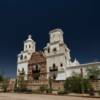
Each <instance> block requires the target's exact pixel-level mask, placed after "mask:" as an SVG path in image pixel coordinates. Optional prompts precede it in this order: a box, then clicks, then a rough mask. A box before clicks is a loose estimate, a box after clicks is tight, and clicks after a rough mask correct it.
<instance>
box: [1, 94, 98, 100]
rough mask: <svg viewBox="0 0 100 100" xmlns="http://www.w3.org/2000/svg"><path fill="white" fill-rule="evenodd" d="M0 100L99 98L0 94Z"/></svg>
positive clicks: (89, 99) (84, 99)
mask: <svg viewBox="0 0 100 100" xmlns="http://www.w3.org/2000/svg"><path fill="white" fill-rule="evenodd" d="M0 100H100V98H85V97H71V96H52V95H38V94H15V93H0Z"/></svg>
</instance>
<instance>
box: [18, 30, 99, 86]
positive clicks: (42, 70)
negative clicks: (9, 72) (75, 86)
mask: <svg viewBox="0 0 100 100" xmlns="http://www.w3.org/2000/svg"><path fill="white" fill-rule="evenodd" d="M63 35H64V32H63V31H62V30H61V29H54V30H51V31H50V32H49V39H50V40H49V42H48V43H47V44H46V46H45V47H44V49H43V51H42V52H38V51H37V50H36V42H35V41H34V40H33V39H32V36H31V35H29V36H28V39H27V40H26V41H24V49H23V51H21V52H20V54H18V60H17V77H18V76H19V75H20V74H21V73H23V72H24V74H25V76H24V79H25V80H26V81H27V82H28V86H32V85H35V86H36V85H37V86H39V85H44V84H45V85H48V80H49V78H52V79H53V80H55V83H54V84H55V85H54V87H57V86H59V87H57V88H60V86H61V85H62V84H63V81H64V80H66V78H67V77H70V76H72V75H73V73H81V71H82V72H83V73H84V75H85V74H86V68H87V67H91V66H92V67H93V66H98V67H100V62H94V63H88V64H80V63H79V61H78V60H77V59H75V60H74V61H72V59H71V55H70V49H69V48H68V46H67V45H66V44H65V43H64V36H63ZM58 83H59V85H57V84H58Z"/></svg>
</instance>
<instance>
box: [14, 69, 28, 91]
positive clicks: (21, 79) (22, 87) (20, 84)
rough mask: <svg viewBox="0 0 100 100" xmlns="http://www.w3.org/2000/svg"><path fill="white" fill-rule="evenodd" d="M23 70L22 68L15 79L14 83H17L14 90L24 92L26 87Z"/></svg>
mask: <svg viewBox="0 0 100 100" xmlns="http://www.w3.org/2000/svg"><path fill="white" fill-rule="evenodd" d="M24 78H25V72H24V70H22V72H21V73H20V74H19V76H18V79H17V81H16V82H17V83H16V84H15V85H17V87H16V89H15V91H16V92H25V91H26V90H27V89H26V86H27V85H26V81H25V79H24Z"/></svg>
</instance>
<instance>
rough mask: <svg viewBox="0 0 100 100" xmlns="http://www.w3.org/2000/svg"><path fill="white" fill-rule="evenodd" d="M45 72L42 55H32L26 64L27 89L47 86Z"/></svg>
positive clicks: (40, 53) (38, 53)
mask: <svg viewBox="0 0 100 100" xmlns="http://www.w3.org/2000/svg"><path fill="white" fill-rule="evenodd" d="M46 72H47V69H46V58H45V56H44V55H43V53H42V52H35V53H33V54H32V56H31V59H30V60H29V64H28V87H29V88H31V89H32V88H33V89H37V88H39V86H41V85H48V80H47V73H46Z"/></svg>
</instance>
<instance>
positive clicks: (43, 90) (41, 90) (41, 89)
mask: <svg viewBox="0 0 100 100" xmlns="http://www.w3.org/2000/svg"><path fill="white" fill-rule="evenodd" d="M39 90H40V92H41V93H44V92H46V90H47V86H46V85H42V86H40V89H39Z"/></svg>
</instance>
